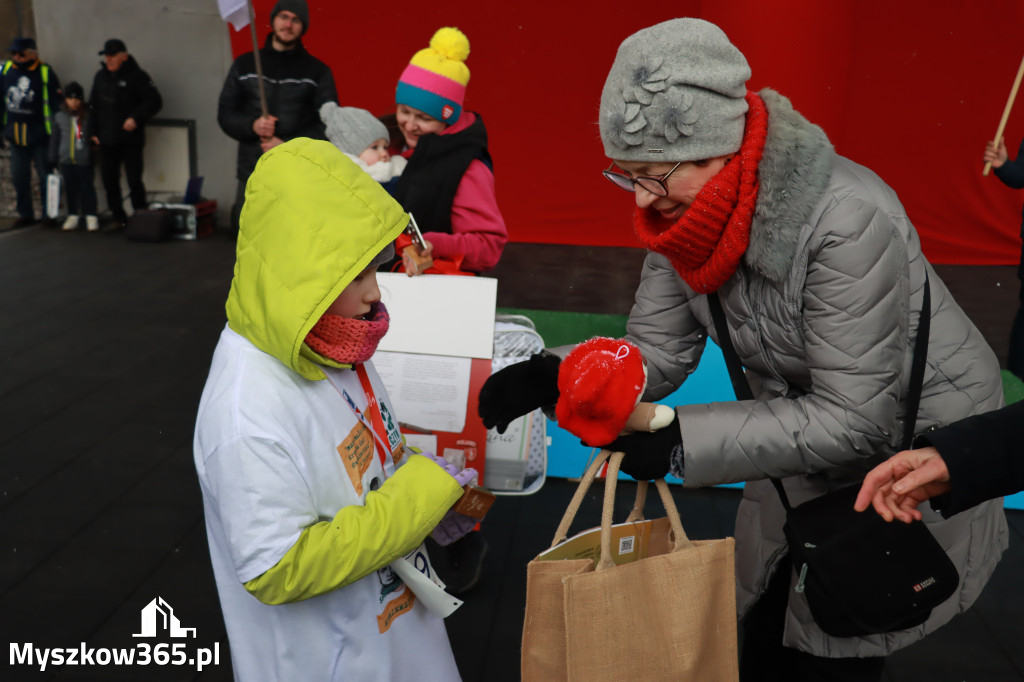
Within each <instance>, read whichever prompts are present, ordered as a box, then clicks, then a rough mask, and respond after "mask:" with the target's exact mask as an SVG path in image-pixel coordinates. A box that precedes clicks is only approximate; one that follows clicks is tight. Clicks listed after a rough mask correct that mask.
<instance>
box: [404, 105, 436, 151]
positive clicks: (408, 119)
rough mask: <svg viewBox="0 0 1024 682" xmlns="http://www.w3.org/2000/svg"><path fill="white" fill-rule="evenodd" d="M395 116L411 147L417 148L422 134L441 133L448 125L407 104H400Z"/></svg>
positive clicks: (406, 141)
mask: <svg viewBox="0 0 1024 682" xmlns="http://www.w3.org/2000/svg"><path fill="white" fill-rule="evenodd" d="M395 118H396V119H397V120H398V127H399V129H401V131H402V136H403V137H405V143H406V144H407V145H409V147H410V148H411V149H415V148H416V143H417V142H418V141H419V139H420V136H421V135H426V134H428V133H435V134H436V133H440V132H442V131H444V129H445V128H447V127H448V124H447V123H445V122H444V121H438V120H437V119H436V118H434V117H433V116H431V115H429V114H425V113H423V112H422V111H420V110H419V109H413V108H412V107H410V106H406V105H405V104H399V105H398V107H397V108H396V109H395Z"/></svg>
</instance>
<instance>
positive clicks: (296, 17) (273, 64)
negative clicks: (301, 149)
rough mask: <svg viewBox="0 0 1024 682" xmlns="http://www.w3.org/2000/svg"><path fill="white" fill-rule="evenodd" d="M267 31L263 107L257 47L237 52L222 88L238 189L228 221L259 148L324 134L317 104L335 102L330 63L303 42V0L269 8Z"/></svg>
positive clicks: (222, 114)
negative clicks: (233, 141)
mask: <svg viewBox="0 0 1024 682" xmlns="http://www.w3.org/2000/svg"><path fill="white" fill-rule="evenodd" d="M270 26H271V33H270V35H268V36H267V39H266V42H265V43H264V45H263V49H261V50H260V52H259V56H260V64H261V66H262V69H263V84H264V91H265V93H266V109H267V110H266V112H264V111H263V107H262V105H261V103H260V90H259V78H258V76H257V73H256V57H255V53H253V52H247V53H245V54H243V55H241V56H239V57H238V59H236V60H235V62H234V64H232V65H231V70H230V71H228V76H227V78H226V79H225V80H224V87H223V88H222V89H221V92H220V100H219V101H218V103H217V121H218V122H219V123H220V127H221V129H222V130H223V131H224V132H225V133H227V134H228V135H230V136H231V137H232V138H234V139H236V140H238V166H237V170H236V177H237V178H238V192H237V194H236V196H235V203H234V206H232V208H231V226H232V229H234V230H236V231H237V230H238V216H239V214H240V213H241V211H242V203H243V202H244V201H245V183H246V181H247V180H248V179H249V175H250V174H251V173H252V171H253V169H254V168H255V167H256V161H257V160H258V159H259V158H260V155H262V154H263V152H265V151H267V150H269V149H271V148H273V147H276V146H277V145H279V144H281V143H282V142H286V141H288V140H290V139H292V138H294V137H311V138H314V139H317V140H324V139H326V136H325V132H324V125H323V122H321V120H320V113H319V112H320V105H322V104H324V103H325V102H336V101H337V99H338V94H337V91H336V90H335V87H334V74H332V73H331V69H330V67H328V66H327V65H326V64H324V63H323V62H322V61H320V60H319V59H317V58H316V57H314V56H313V55H311V54H310V53H309V52H307V51H306V48H305V47H303V46H302V36H303V35H304V34H305V33H306V31H307V30H308V29H309V9H308V7H307V6H306V2H305V0H279V1H278V3H277V4H276V5H274V9H273V10H272V11H271V13H270Z"/></svg>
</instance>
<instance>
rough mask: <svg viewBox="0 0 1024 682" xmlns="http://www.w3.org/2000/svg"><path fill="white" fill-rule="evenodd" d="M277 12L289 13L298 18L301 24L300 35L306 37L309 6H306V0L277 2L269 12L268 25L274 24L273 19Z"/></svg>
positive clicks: (280, 0) (278, 0) (281, 0)
mask: <svg viewBox="0 0 1024 682" xmlns="http://www.w3.org/2000/svg"><path fill="white" fill-rule="evenodd" d="M278 12H291V13H292V14H294V15H295V16H297V17H298V18H299V21H301V22H302V33H301V34H300V35H306V31H308V30H309V6H308V5H306V0H277V4H275V5H274V9H272V10H270V23H271V24H273V23H274V17H276V16H277V13H278Z"/></svg>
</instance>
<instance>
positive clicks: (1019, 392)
mask: <svg viewBox="0 0 1024 682" xmlns="http://www.w3.org/2000/svg"><path fill="white" fill-rule="evenodd" d="M1003 395H1005V396H1006V404H1007V405H1009V404H1010V403H1015V402H1018V401H1020V400H1024V381H1021V380H1020V377H1018V376H1017V375H1016V374H1014V373H1013V372H1011V371H1010V370H1008V369H1004V370H1003Z"/></svg>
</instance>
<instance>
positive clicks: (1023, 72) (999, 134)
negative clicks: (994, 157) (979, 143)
mask: <svg viewBox="0 0 1024 682" xmlns="http://www.w3.org/2000/svg"><path fill="white" fill-rule="evenodd" d="M1021 78H1024V59H1021V60H1020V67H1019V68H1018V69H1017V78H1015V79H1014V81H1013V87H1012V88H1010V97H1009V98H1008V99H1007V100H1006V107H1005V108H1004V109H1003V118H1002V119H1001V120H1000V121H999V127H998V128H996V136H995V139H993V140H992V146H993V147H994V148H996V149H999V141H1000V140H1002V139H1003V130H1004V129H1005V128H1006V121H1007V120H1008V119H1009V118H1010V109H1012V108H1013V100H1015V99H1016V98H1017V89H1018V88H1019V87H1020V81H1021ZM991 168H992V163H991V162H986V163H985V169H984V170H982V171H981V174H982V175H988V172H989V170H990V169H991Z"/></svg>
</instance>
